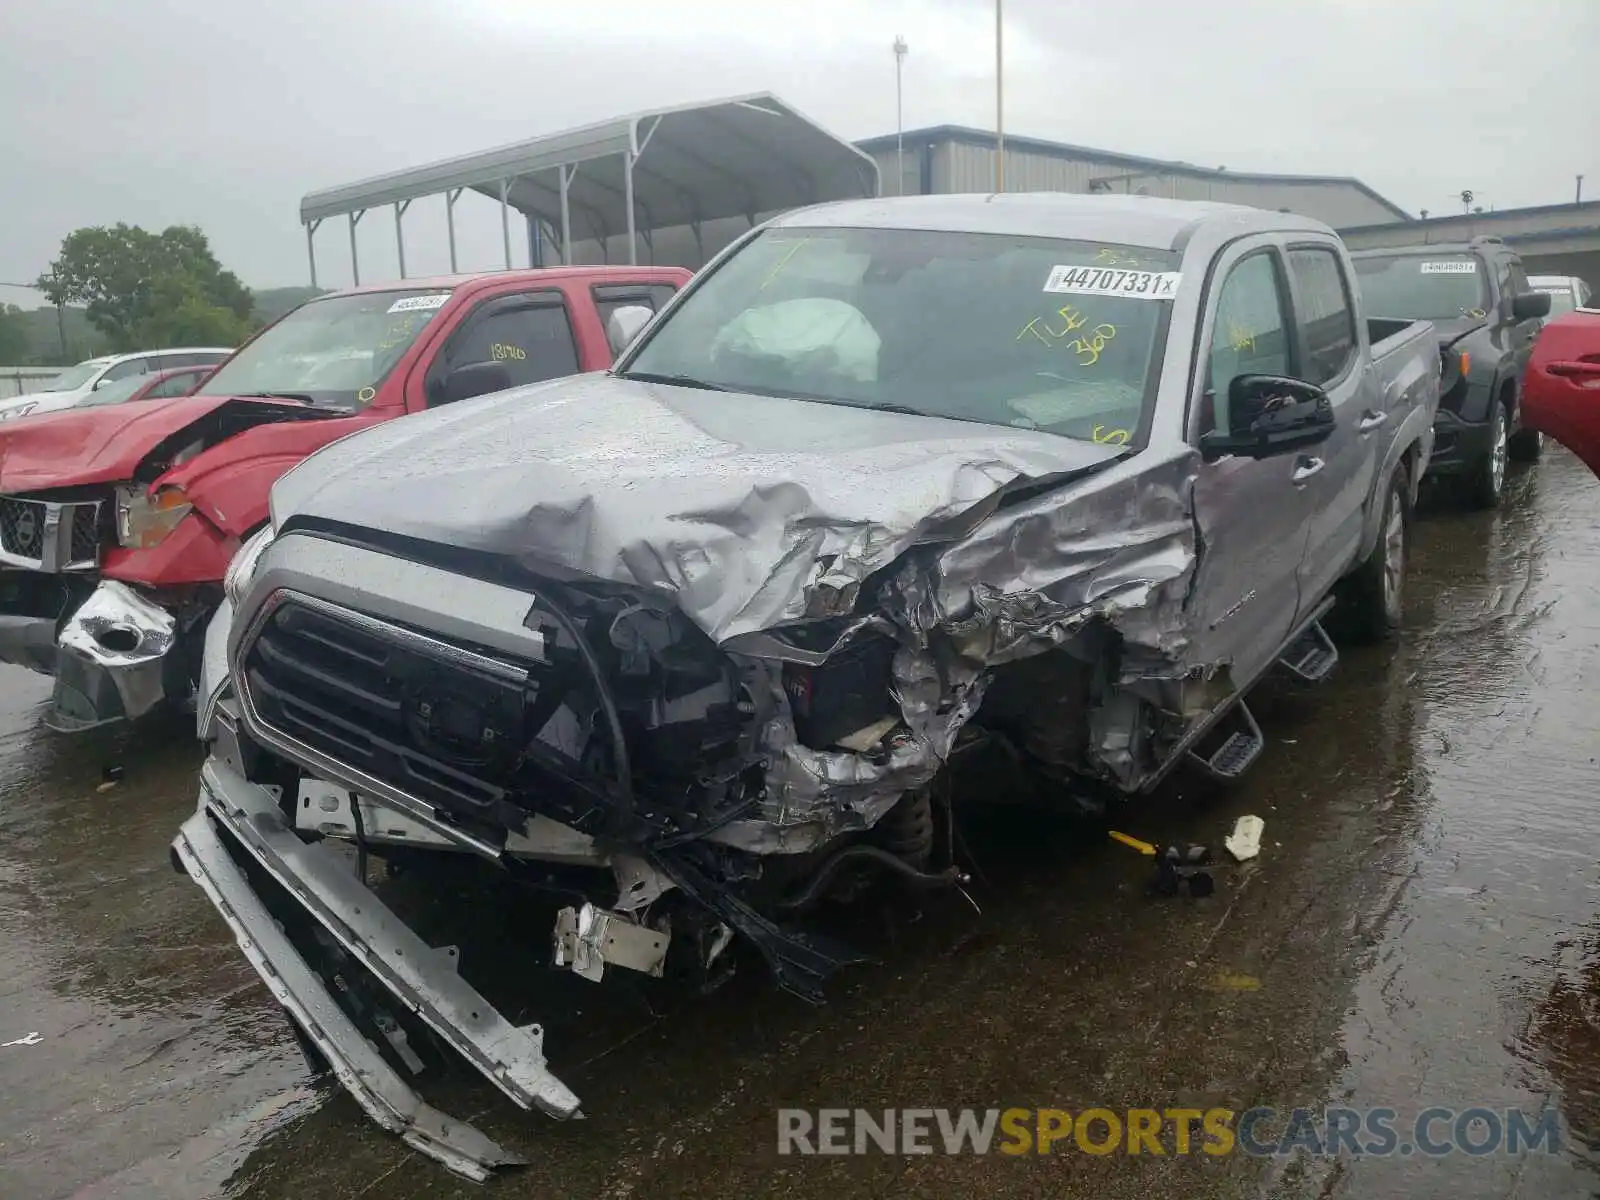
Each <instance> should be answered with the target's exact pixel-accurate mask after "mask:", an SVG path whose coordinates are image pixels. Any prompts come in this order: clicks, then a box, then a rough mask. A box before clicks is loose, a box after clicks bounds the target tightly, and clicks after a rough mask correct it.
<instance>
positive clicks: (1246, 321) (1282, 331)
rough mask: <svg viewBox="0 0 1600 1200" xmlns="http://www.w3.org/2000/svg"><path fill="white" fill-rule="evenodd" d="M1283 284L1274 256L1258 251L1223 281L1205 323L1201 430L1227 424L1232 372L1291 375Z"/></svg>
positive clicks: (1227, 430)
mask: <svg viewBox="0 0 1600 1200" xmlns="http://www.w3.org/2000/svg"><path fill="white" fill-rule="evenodd" d="M1290 367H1291V363H1290V361H1289V335H1288V329H1287V328H1286V322H1285V320H1284V303H1283V288H1282V285H1281V283H1280V282H1279V273H1278V270H1277V266H1276V261H1275V256H1274V254H1273V252H1272V251H1270V250H1263V251H1260V252H1258V253H1255V254H1252V255H1250V256H1249V257H1248V258H1244V259H1241V260H1240V261H1239V262H1237V263H1235V264H1234V266H1233V268H1232V270H1230V271H1229V272H1228V277H1227V278H1226V279H1225V280H1223V283H1222V289H1221V291H1220V292H1219V293H1218V296H1217V307H1216V312H1215V315H1214V316H1213V318H1212V325H1211V349H1210V354H1209V361H1208V363H1207V377H1206V398H1207V399H1208V400H1209V401H1210V404H1209V419H1203V420H1202V421H1201V432H1202V433H1205V432H1208V431H1210V430H1212V429H1215V430H1217V431H1218V432H1221V433H1231V432H1233V431H1232V430H1231V429H1230V428H1229V426H1228V385H1229V384H1230V383H1232V382H1233V380H1234V377H1235V376H1238V375H1291V374H1293V372H1292V371H1291V369H1290Z"/></svg>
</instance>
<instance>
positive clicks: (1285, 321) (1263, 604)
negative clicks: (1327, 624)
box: [1190, 237, 1311, 687]
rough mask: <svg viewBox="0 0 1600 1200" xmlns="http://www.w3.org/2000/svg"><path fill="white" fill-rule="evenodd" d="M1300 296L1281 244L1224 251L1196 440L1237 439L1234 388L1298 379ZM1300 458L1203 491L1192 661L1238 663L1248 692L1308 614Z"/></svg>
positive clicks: (1225, 471)
mask: <svg viewBox="0 0 1600 1200" xmlns="http://www.w3.org/2000/svg"><path fill="white" fill-rule="evenodd" d="M1289 311H1290V310H1289V287H1288V279H1287V275H1286V274H1285V268H1284V262H1283V258H1282V255H1281V252H1280V250H1279V249H1278V247H1277V244H1276V239H1274V238H1271V237H1255V238H1247V239H1244V240H1242V241H1240V242H1236V243H1234V245H1233V246H1231V247H1230V248H1229V249H1227V250H1225V251H1223V253H1222V255H1221V256H1220V257H1219V258H1218V260H1217V263H1216V266H1215V268H1214V269H1213V271H1212V273H1211V283H1210V287H1209V290H1208V294H1207V297H1206V305H1205V311H1204V314H1203V315H1202V317H1201V322H1202V325H1201V328H1202V334H1201V341H1200V357H1199V362H1198V364H1197V370H1196V377H1195V380H1194V383H1193V385H1192V386H1193V391H1192V395H1194V396H1196V397H1197V402H1196V403H1194V404H1192V405H1191V406H1190V408H1191V412H1192V414H1193V415H1194V419H1193V421H1192V422H1191V426H1192V427H1191V434H1192V436H1193V437H1194V438H1196V439H1198V438H1199V437H1200V436H1201V435H1202V434H1204V433H1206V432H1208V431H1209V430H1212V429H1221V430H1224V431H1226V430H1227V429H1228V428H1229V425H1228V385H1229V383H1230V382H1231V381H1232V380H1233V379H1234V377H1235V376H1238V375H1289V376H1293V375H1297V374H1298V370H1297V367H1298V363H1297V356H1298V354H1299V350H1298V347H1297V345H1296V343H1295V340H1294V338H1293V336H1292V325H1291V323H1290V318H1289ZM1302 470H1303V464H1302V463H1301V462H1300V456H1299V455H1294V454H1285V455H1280V456H1277V457H1274V458H1261V459H1255V458H1243V457H1235V456H1228V457H1224V458H1220V459H1218V460H1216V461H1215V462H1209V463H1202V464H1201V466H1200V468H1199V471H1198V472H1197V475H1196V479H1195V490H1194V506H1195V520H1196V522H1197V524H1198V525H1199V533H1200V542H1201V551H1200V563H1199V569H1198V573H1197V575H1196V579H1195V586H1194V590H1193V592H1192V593H1191V597H1190V605H1191V609H1192V622H1191V627H1192V628H1193V630H1194V635H1193V636H1194V643H1193V646H1192V654H1193V658H1194V661H1197V662H1207V663H1214V662H1228V663H1230V664H1231V665H1232V671H1233V679H1234V683H1235V685H1236V686H1238V687H1243V686H1245V685H1246V684H1247V683H1249V682H1250V680H1252V679H1253V678H1254V677H1255V676H1256V675H1257V674H1259V673H1260V672H1261V671H1262V670H1264V669H1265V668H1266V667H1267V666H1269V665H1270V664H1271V662H1272V660H1273V659H1274V658H1275V657H1276V656H1277V653H1278V651H1279V649H1280V648H1281V647H1282V645H1283V641H1284V639H1285V638H1286V637H1287V636H1288V634H1289V630H1290V627H1291V625H1292V623H1293V621H1294V617H1295V612H1296V610H1297V609H1298V608H1299V606H1300V602H1299V571H1300V560H1301V558H1302V556H1303V555H1304V553H1305V546H1306V522H1307V518H1308V517H1309V515H1310V508H1311V505H1310V499H1309V497H1308V494H1307V491H1306V488H1305V486H1304V484H1303V483H1302V482H1300V480H1299V478H1298V476H1299V475H1300V474H1301V473H1302Z"/></svg>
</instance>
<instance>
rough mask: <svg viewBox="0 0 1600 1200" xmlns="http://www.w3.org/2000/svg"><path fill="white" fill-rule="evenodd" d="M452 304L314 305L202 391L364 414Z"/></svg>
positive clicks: (439, 296)
mask: <svg viewBox="0 0 1600 1200" xmlns="http://www.w3.org/2000/svg"><path fill="white" fill-rule="evenodd" d="M449 298H450V293H449V292H442V291H439V290H437V289H434V290H431V291H407V292H362V293H359V294H357V295H354V296H331V297H329V298H328V299H326V300H312V301H311V302H310V303H308V304H304V305H301V306H300V307H299V308H297V309H295V310H294V311H293V312H292V313H290V314H289V315H288V316H286V317H284V318H283V320H281V321H279V322H278V323H277V324H276V325H274V326H272V327H271V328H269V329H266V330H264V331H263V332H262V333H261V336H259V337H258V338H256V339H255V341H253V342H251V343H249V344H248V345H247V346H245V347H244V348H243V349H241V350H240V351H239V352H238V353H237V354H235V355H234V356H233V357H232V358H231V359H229V360H228V361H227V362H225V363H224V364H223V365H222V366H221V367H219V368H217V371H216V373H215V374H214V375H212V376H211V378H210V379H208V380H206V382H205V385H204V387H203V388H202V389H201V391H202V392H203V393H204V394H205V395H207V396H253V395H279V396H297V397H302V398H304V399H306V400H309V401H310V402H311V403H313V404H317V405H323V406H326V407H329V408H342V409H351V410H354V409H357V408H360V407H362V406H364V405H366V404H367V403H369V402H370V401H371V400H372V398H373V396H374V394H375V392H376V390H377V387H378V385H379V384H380V383H382V382H383V380H384V377H385V376H386V375H388V374H389V372H390V370H392V369H393V367H394V365H395V363H396V362H398V361H399V360H400V356H401V355H403V354H404V353H405V352H406V351H407V350H408V349H410V348H411V344H412V343H413V342H415V341H416V340H417V337H418V335H419V334H421V333H422V331H423V330H424V329H425V328H426V327H427V325H428V322H429V321H431V320H433V318H434V317H435V316H437V315H438V314H439V311H440V310H441V309H442V308H443V307H444V304H445V302H446V301H447V300H449Z"/></svg>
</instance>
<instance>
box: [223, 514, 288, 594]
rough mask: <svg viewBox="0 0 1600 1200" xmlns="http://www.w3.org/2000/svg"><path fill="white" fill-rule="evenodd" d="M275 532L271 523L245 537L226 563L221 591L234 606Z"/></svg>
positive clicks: (253, 575) (253, 576) (247, 585)
mask: <svg viewBox="0 0 1600 1200" xmlns="http://www.w3.org/2000/svg"><path fill="white" fill-rule="evenodd" d="M277 532H278V531H277V530H276V529H274V528H273V527H272V526H271V525H268V526H267V527H266V528H265V529H260V530H257V531H256V532H255V533H253V534H251V535H250V536H249V537H248V538H246V539H245V542H244V545H242V546H240V547H239V552H238V553H237V554H235V555H234V556H233V561H232V562H230V563H229V564H228V570H227V573H226V574H224V575H223V577H222V591H223V594H224V595H225V596H227V597H228V601H229V603H231V604H232V605H233V606H234V607H235V608H237V607H238V606H239V604H240V602H241V601H242V600H243V599H244V593H245V589H246V588H248V587H249V586H250V581H251V580H252V579H254V578H255V576H256V568H257V567H258V566H260V565H261V556H262V554H264V553H265V552H266V549H267V547H268V546H270V545H272V539H273V538H274V537H276V536H277Z"/></svg>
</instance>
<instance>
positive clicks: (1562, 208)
mask: <svg viewBox="0 0 1600 1200" xmlns="http://www.w3.org/2000/svg"><path fill="white" fill-rule="evenodd" d="M1558 213H1570V214H1571V215H1572V216H1573V217H1575V218H1580V219H1581V218H1584V217H1587V218H1589V220H1588V223H1587V224H1573V225H1571V226H1567V227H1564V228H1562V229H1541V230H1538V231H1536V232H1537V235H1538V236H1540V237H1548V236H1550V235H1552V234H1563V233H1593V232H1594V230H1595V228H1596V226H1600V200H1584V201H1582V202H1579V203H1570V204H1536V205H1533V206H1532V207H1530V208H1497V209H1492V210H1490V211H1489V212H1481V213H1480V212H1474V213H1440V214H1439V215H1438V216H1436V217H1422V218H1417V217H1408V218H1407V219H1406V220H1407V223H1408V224H1410V225H1413V226H1415V227H1416V228H1417V229H1418V230H1419V231H1421V230H1428V229H1436V228H1439V227H1440V226H1448V225H1452V224H1461V223H1463V222H1465V223H1467V224H1470V225H1485V224H1495V223H1498V222H1501V221H1520V220H1522V219H1524V218H1526V217H1543V216H1553V215H1555V214H1558ZM1395 228H1396V227H1395V226H1394V225H1390V224H1382V225H1352V226H1350V228H1348V229H1342V230H1340V232H1341V233H1368V232H1376V231H1377V230H1380V229H1381V230H1384V231H1385V232H1392V231H1393V230H1394V229H1395ZM1500 236H1501V237H1505V238H1507V239H1510V238H1513V237H1524V236H1529V235H1527V234H1515V233H1506V234H1501V235H1500Z"/></svg>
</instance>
